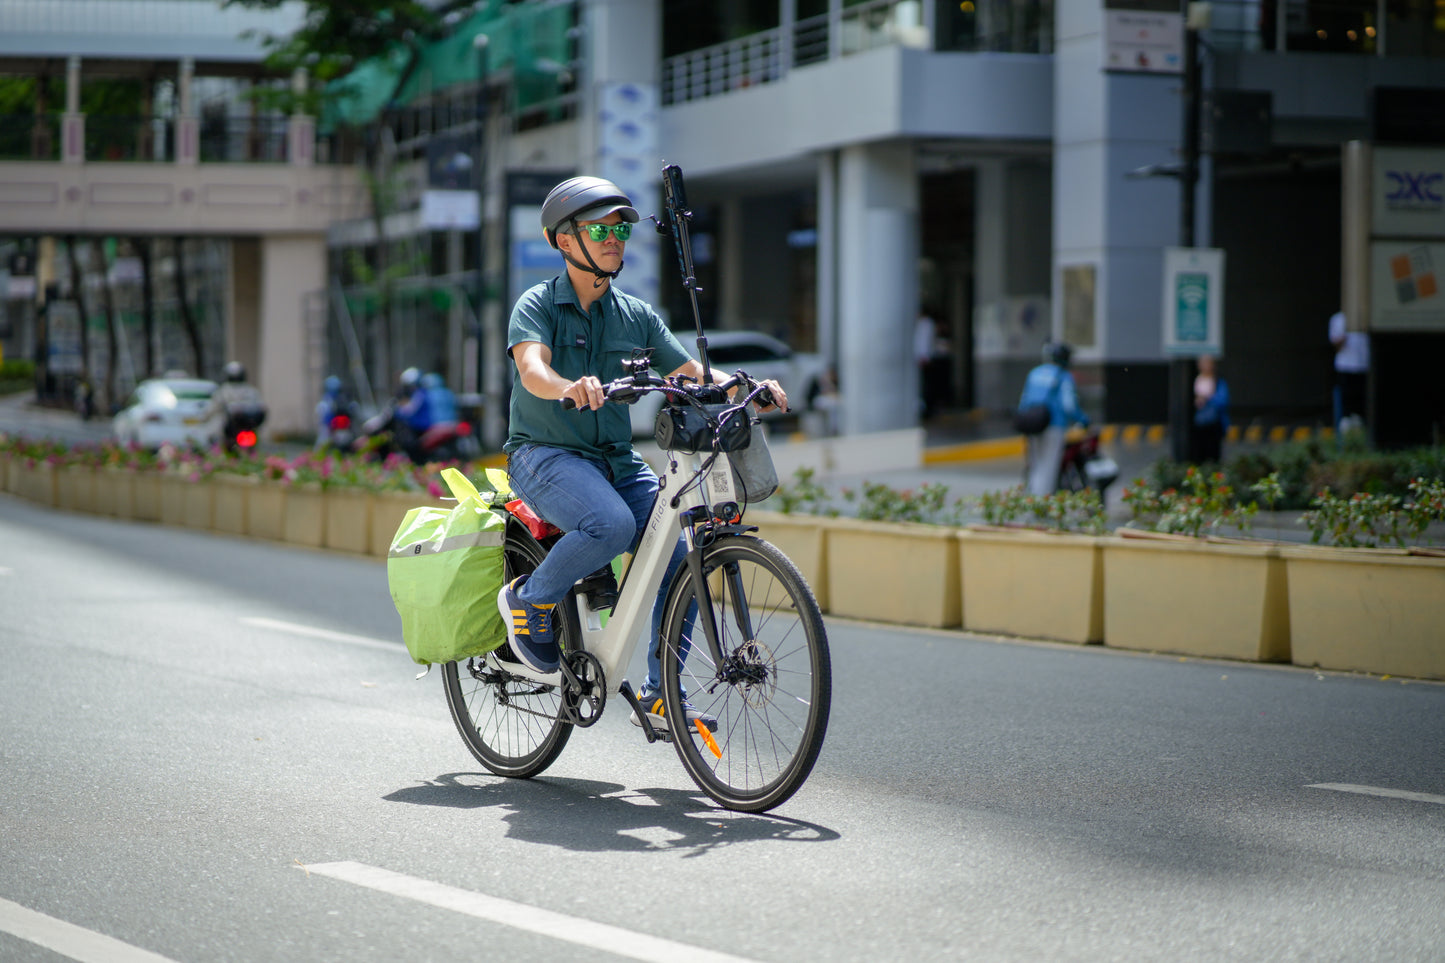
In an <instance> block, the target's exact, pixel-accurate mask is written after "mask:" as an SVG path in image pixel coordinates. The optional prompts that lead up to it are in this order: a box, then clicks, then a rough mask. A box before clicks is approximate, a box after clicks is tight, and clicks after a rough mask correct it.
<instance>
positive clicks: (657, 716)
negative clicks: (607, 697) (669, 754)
mask: <svg viewBox="0 0 1445 963" xmlns="http://www.w3.org/2000/svg"><path fill="white" fill-rule="evenodd" d="M637 701H638V702H640V703H641V704H642V708H643V709H645V710H646V711H647V721H648V722H650V723H652V725H653V727H654V728H657V729H663V730H667V729H668V728H669V727H668V724H667V719H666V717H665V715H664V713H663V709H664V705H663V702H662V693H660V692H649V693H646V694H644V695H639V696H638V697H637ZM682 707H683V709H684V710H685V711H686V712H687V724H688V726H689V727H691V726H692V725H693V724H694V723H695V722H697V721H699V720H701V722H702V724H703V726H704V727H706V728H707V731H708V732H717V718H716V717H715V716H710V715H708V714H707V713H706V712H702V711H700V710H698V709H696V708H694V707H693V704H692V703H691V702H688V701H687V699H686V698H684V699H683V700H682ZM632 724H633V725H634V726H638V727H641V726H642V720H641V719H639V718H637V712H636V711H635V710H634V711H633V713H632Z"/></svg>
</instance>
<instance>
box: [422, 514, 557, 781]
mask: <svg viewBox="0 0 1445 963" xmlns="http://www.w3.org/2000/svg"><path fill="white" fill-rule="evenodd" d="M502 553H503V560H504V563H505V565H504V572H505V578H506V579H507V580H508V581H510V580H512V579H514V578H516V577H517V576H518V575H523V574H528V573H530V572H532V571H533V570H534V569H536V567H537V565H538V564H540V563H541V561H542V559H543V558H544V557H546V554H547V550H546V549H545V548H543V547H542V546H541V545H540V544H539V543H538V542H537V541H536V540H535V539H533V538H531V537H530V536H527V535H521V534H519V533H517V532H516V531H514V530H513V528H512V527H511V526H508V530H507V537H506V540H505V541H504V542H503V546H502ZM559 609H560V606H559ZM555 624H556V631H557V640H558V643H559V644H560V645H561V646H562V650H563V651H564V652H565V651H567V650H569V649H570V648H572V645H571V633H572V631H573V629H572V627H571V626H570V625H569V624H568V623H567V620H565V619H561V618H559V619H557V620H556V623H555ZM442 685H443V686H444V687H445V688H446V695H447V707H448V709H450V711H451V716H452V721H453V722H454V723H456V726H457V732H459V733H460V734H461V737H462V742H464V743H466V746H467V748H468V749H469V750H471V753H472V755H473V756H475V757H476V759H477V761H478V762H480V763H481V764H482V765H483V766H486V767H487V769H489V770H490V771H492V772H494V773H496V774H497V775H499V776H507V777H510V778H515V779H526V778H529V777H531V776H535V775H537V774H538V773H540V772H542V771H543V770H545V769H546V768H547V767H548V766H550V765H552V763H553V762H555V761H556V760H557V756H558V755H560V754H561V752H562V749H563V748H564V747H565V746H566V745H567V740H568V739H570V738H571V737H572V729H573V726H572V725H571V724H570V723H568V722H564V721H563V720H562V718H561V711H562V690H561V689H560V687H558V686H551V685H541V684H539V683H536V682H533V681H531V680H530V679H525V678H522V677H521V676H514V675H510V674H508V673H506V672H498V671H496V670H495V669H493V668H491V667H490V666H488V665H487V664H486V662H485V661H484V660H483V659H480V658H475V659H468V660H466V661H465V662H448V663H446V664H445V665H444V666H442Z"/></svg>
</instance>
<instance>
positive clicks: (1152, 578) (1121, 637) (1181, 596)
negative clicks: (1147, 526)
mask: <svg viewBox="0 0 1445 963" xmlns="http://www.w3.org/2000/svg"><path fill="white" fill-rule="evenodd" d="M1131 535H1132V536H1133V537H1127V538H1118V537H1116V538H1107V539H1104V540H1103V541H1102V544H1103V552H1104V644H1105V645H1108V646H1109V647H1110V648H1118V649H1135V650H1140V651H1147V652H1178V653H1180V654H1183V655H1194V656H1202V657H1206V658H1220V659H1241V660H1244V661H1248V662H1288V661H1289V658H1290V611H1289V597H1288V593H1287V592H1286V589H1285V566H1284V559H1283V558H1281V557H1280V550H1279V548H1278V547H1277V546H1275V545H1273V544H1265V543H1258V544H1255V543H1243V542H1229V543H1225V542H1222V541H1220V542H1216V541H1214V540H1209V539H1203V538H1189V537H1187V536H1176V537H1172V538H1158V537H1145V536H1140V535H1139V534H1137V533H1131Z"/></svg>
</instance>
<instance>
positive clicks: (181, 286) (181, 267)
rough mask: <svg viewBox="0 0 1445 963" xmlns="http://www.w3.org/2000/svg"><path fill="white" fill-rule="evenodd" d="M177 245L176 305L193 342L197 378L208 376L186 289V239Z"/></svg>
mask: <svg viewBox="0 0 1445 963" xmlns="http://www.w3.org/2000/svg"><path fill="white" fill-rule="evenodd" d="M175 245H176V304H177V306H178V307H179V308H180V312H181V324H182V326H184V327H185V329H186V337H187V338H188V339H190V342H191V357H192V358H194V359H195V362H196V370H195V376H196V377H197V378H204V377H205V376H206V358H205V352H204V351H203V350H202V349H201V329H200V328H199V327H197V326H196V315H195V312H193V311H192V310H191V297H190V293H189V292H188V291H187V289H186V239H185V238H183V237H178V238H176V239H175Z"/></svg>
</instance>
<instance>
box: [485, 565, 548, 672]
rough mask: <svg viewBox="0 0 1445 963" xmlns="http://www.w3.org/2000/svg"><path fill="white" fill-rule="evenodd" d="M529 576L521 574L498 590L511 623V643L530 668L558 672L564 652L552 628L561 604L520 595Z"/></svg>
mask: <svg viewBox="0 0 1445 963" xmlns="http://www.w3.org/2000/svg"><path fill="white" fill-rule="evenodd" d="M526 580H527V576H525V575H518V576H517V577H516V578H514V579H512V581H511V582H510V583H508V584H506V585H503V586H502V590H501V591H500V592H498V593H497V608H498V609H499V610H500V611H501V613H502V622H503V624H505V625H506V626H507V646H508V648H510V649H511V650H512V654H513V655H515V656H516V657H517V659H518V660H519V661H520V662H521V663H522V664H523V665H525V666H526V667H527V668H529V669H532V670H533V671H535V672H556V671H557V669H558V668H559V667H560V666H561V664H562V652H561V650H560V649H559V648H558V647H557V637H556V633H554V632H553V630H552V610H553V609H554V608H556V607H557V606H556V604H555V603H554V604H552V605H533V604H532V603H531V602H523V601H522V600H521V599H519V598H518V597H517V590H518V589H520V588H521V587H522V583H523V582H525V581H526Z"/></svg>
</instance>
